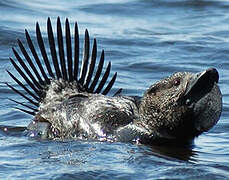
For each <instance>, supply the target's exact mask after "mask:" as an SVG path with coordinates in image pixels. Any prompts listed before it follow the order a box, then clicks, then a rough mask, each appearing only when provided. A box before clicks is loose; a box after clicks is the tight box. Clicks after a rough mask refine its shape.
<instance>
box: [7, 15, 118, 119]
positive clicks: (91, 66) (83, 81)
mask: <svg viewBox="0 0 229 180" xmlns="http://www.w3.org/2000/svg"><path fill="white" fill-rule="evenodd" d="M47 32H48V42H49V48H50V53H51V59H52V63H53V67H52V66H51V64H50V60H49V58H50V57H49V56H48V54H47V50H46V48H45V43H44V40H43V37H42V34H41V31H40V26H39V24H38V23H36V38H37V43H38V46H39V49H40V52H41V57H39V56H38V53H37V50H36V49H35V46H34V44H33V42H32V39H31V37H30V35H29V33H28V31H27V30H25V36H26V41H27V44H28V47H29V50H30V52H31V53H28V50H26V48H25V47H24V45H23V44H22V42H21V41H20V40H18V45H19V48H20V51H21V53H22V54H23V57H22V56H21V55H19V53H18V52H17V51H16V50H15V49H14V48H13V53H14V55H15V57H16V59H17V61H18V63H16V62H15V60H13V59H12V58H10V62H11V63H12V65H13V66H14V68H15V69H16V70H17V72H18V73H19V74H20V76H21V77H22V78H23V79H24V81H25V82H26V84H27V85H24V84H23V83H22V82H21V81H20V80H19V79H18V78H17V77H16V76H15V75H13V74H12V73H11V72H9V71H8V70H7V72H8V74H9V75H10V76H11V77H12V79H13V80H14V81H15V82H16V83H17V84H18V85H19V86H20V87H21V88H22V89H24V90H25V92H26V94H24V93H22V92H21V91H19V90H18V89H16V88H15V87H13V86H11V85H10V84H8V83H6V85H7V86H8V87H9V88H11V89H12V90H13V91H14V92H16V93H17V94H19V95H20V96H21V97H23V98H24V99H25V100H27V101H28V102H29V103H30V104H32V105H33V106H35V107H32V106H30V105H27V104H25V103H21V102H18V101H15V100H12V99H10V100H11V101H13V102H15V103H17V104H19V105H21V106H23V107H25V108H28V109H29V110H25V109H22V108H17V109H19V110H21V111H23V112H25V113H28V114H31V115H35V113H36V112H37V111H38V110H37V109H38V106H39V102H40V101H41V100H42V96H43V95H44V93H43V92H44V88H45V86H47V85H49V84H50V83H51V79H59V78H62V79H63V80H65V81H68V82H72V81H76V82H77V84H78V86H79V87H78V88H79V90H80V91H86V92H88V93H101V94H103V95H106V94H107V93H108V92H109V91H110V89H111V88H112V86H113V85H114V82H115V80H116V77H117V73H115V74H114V75H113V76H112V78H110V80H108V78H109V75H110V69H111V63H110V62H109V63H108V65H107V67H106V68H105V72H104V73H103V75H102V70H103V67H104V51H103V50H102V53H101V56H100V60H99V63H98V67H97V69H96V71H95V64H96V57H97V43H96V39H94V42H93V47H92V53H91V56H90V38H89V33H88V31H87V29H86V30H85V39H84V51H83V59H82V63H81V67H80V68H79V54H80V53H79V33H78V25H77V23H75V29H74V34H75V35H74V47H72V38H71V32H70V25H69V21H68V19H66V21H65V41H64V37H63V31H62V26H61V21H60V18H59V17H58V18H57V45H56V42H55V38H54V33H53V29H52V24H51V20H50V18H48V20H47ZM64 42H65V43H64ZM56 47H57V50H56ZM64 48H65V50H64ZM57 52H58V53H57ZM73 52H74V53H73ZM23 59H25V60H26V62H27V63H25V62H24V61H23ZM32 59H33V60H34V61H35V62H34V61H33V60H32ZM19 65H20V66H19ZM28 66H29V67H28ZM79 69H80V72H78V71H79ZM78 74H79V75H78ZM93 74H95V75H94V77H93ZM120 91H121V90H118V91H117V93H119V92H120ZM117 93H115V94H117Z"/></svg>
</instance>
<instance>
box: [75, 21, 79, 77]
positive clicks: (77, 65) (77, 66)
mask: <svg viewBox="0 0 229 180" xmlns="http://www.w3.org/2000/svg"><path fill="white" fill-rule="evenodd" d="M74 37H75V38H74V42H75V51H74V52H75V54H74V80H76V81H77V79H78V68H79V49H80V48H79V31H78V25H77V22H76V23H75V36H74Z"/></svg>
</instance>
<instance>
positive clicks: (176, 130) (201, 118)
mask: <svg viewBox="0 0 229 180" xmlns="http://www.w3.org/2000/svg"><path fill="white" fill-rule="evenodd" d="M218 80H219V74H218V72H217V70H216V69H214V68H210V69H207V70H206V71H204V72H201V73H197V74H193V73H188V72H178V73H175V74H173V75H172V76H170V77H168V78H166V79H164V80H160V81H158V82H157V83H155V84H154V85H152V86H151V87H150V88H149V89H148V90H147V91H146V92H145V94H144V96H143V98H142V100H141V103H140V107H139V114H140V120H139V124H140V126H141V127H143V128H144V129H146V130H147V132H148V133H149V134H151V135H152V136H156V137H159V138H164V139H175V140H192V139H194V137H196V136H198V135H200V134H201V133H202V132H205V131H208V130H209V129H210V128H212V127H213V126H214V125H215V124H216V123H217V121H218V120H219V117H220V115H221V111H222V95H221V92H220V89H219V87H218V85H217V83H218Z"/></svg>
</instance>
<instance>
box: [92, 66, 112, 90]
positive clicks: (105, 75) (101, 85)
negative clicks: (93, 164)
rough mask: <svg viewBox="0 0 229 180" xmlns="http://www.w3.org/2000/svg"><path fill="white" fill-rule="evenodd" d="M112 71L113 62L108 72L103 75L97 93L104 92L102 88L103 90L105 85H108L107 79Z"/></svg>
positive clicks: (108, 67) (107, 69)
mask: <svg viewBox="0 0 229 180" xmlns="http://www.w3.org/2000/svg"><path fill="white" fill-rule="evenodd" d="M110 70H111V62H109V64H108V66H107V68H106V71H105V73H104V75H103V78H102V80H101V81H100V83H99V86H98V87H97V89H96V91H95V93H100V91H101V90H102V88H103V86H104V84H105V83H106V81H107V78H108V76H109V74H110Z"/></svg>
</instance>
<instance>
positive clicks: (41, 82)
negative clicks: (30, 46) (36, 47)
mask: <svg viewBox="0 0 229 180" xmlns="http://www.w3.org/2000/svg"><path fill="white" fill-rule="evenodd" d="M18 45H19V47H20V49H21V52H22V53H23V55H24V57H25V59H26V60H27V62H28V63H29V65H30V67H31V68H32V70H33V72H34V73H35V75H36V77H37V79H38V80H39V83H40V84H43V80H42V78H41V76H40V74H39V73H38V71H37V69H36V68H35V66H34V64H33V62H32V60H31V58H30V56H29V55H28V53H27V52H26V50H25V47H24V46H23V44H22V43H21V41H20V40H18Z"/></svg>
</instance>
